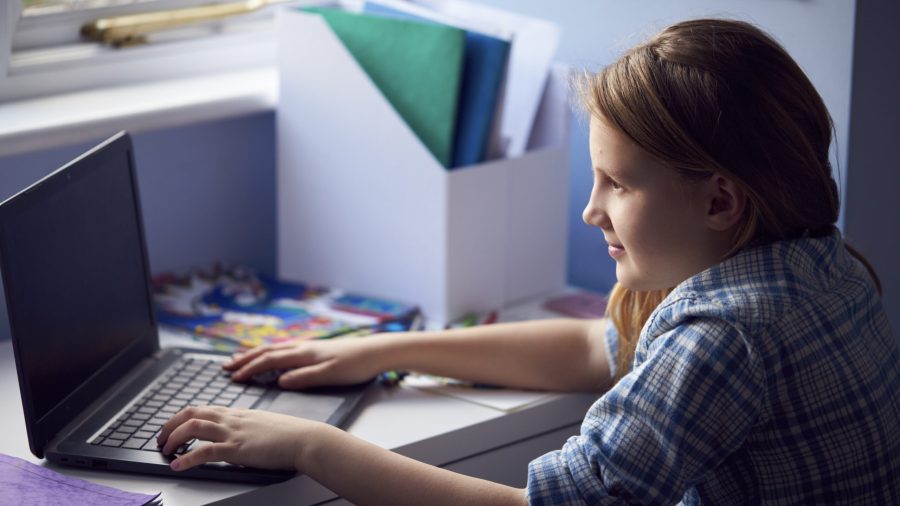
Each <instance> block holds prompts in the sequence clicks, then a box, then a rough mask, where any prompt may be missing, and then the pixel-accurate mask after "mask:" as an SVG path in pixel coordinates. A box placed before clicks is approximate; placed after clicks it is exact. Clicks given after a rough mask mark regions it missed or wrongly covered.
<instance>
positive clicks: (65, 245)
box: [0, 135, 155, 422]
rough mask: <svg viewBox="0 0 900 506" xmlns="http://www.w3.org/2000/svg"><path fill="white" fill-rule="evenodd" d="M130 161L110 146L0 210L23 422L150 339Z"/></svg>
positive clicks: (37, 417) (117, 144) (124, 140)
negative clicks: (23, 410)
mask: <svg viewBox="0 0 900 506" xmlns="http://www.w3.org/2000/svg"><path fill="white" fill-rule="evenodd" d="M131 160H132V153H131V143H130V140H129V139H128V137H127V135H120V136H117V137H116V138H114V139H113V140H111V141H108V142H107V143H106V144H104V145H102V146H100V147H99V148H97V149H95V150H93V151H92V152H89V153H88V154H86V155H85V156H83V157H81V158H79V159H77V160H76V161H74V162H72V163H71V164H69V165H67V166H66V167H63V168H62V169H60V170H58V171H57V172H55V173H53V174H51V175H50V176H48V177H47V178H45V179H43V180H42V181H40V182H38V183H36V184H35V185H34V186H32V187H31V188H29V189H27V190H25V191H23V192H22V193H20V194H19V195H17V196H16V197H13V198H12V199H10V201H8V202H6V203H4V204H3V206H2V207H0V225H2V238H0V241H2V242H0V246H2V250H0V255H2V266H3V281H4V284H5V288H6V298H7V305H8V308H9V319H10V325H11V330H12V333H13V339H14V341H15V343H14V344H15V347H16V354H17V359H18V360H19V362H20V366H19V370H20V381H24V382H25V383H26V385H25V386H27V390H29V392H28V394H29V395H28V397H30V403H31V406H30V408H31V409H30V410H29V409H27V408H28V407H27V404H28V403H29V400H26V401H25V403H26V417H29V414H30V418H31V421H32V422H40V421H41V420H42V418H44V417H45V416H46V415H48V414H49V413H50V412H51V411H53V409H54V408H55V407H57V406H58V405H60V404H61V403H63V401H64V400H65V401H66V402H70V401H71V399H68V400H67V397H70V396H71V395H72V394H73V392H75V391H76V390H77V389H78V388H79V387H80V386H83V385H84V384H85V382H86V381H88V380H89V379H90V378H91V377H92V376H95V377H94V379H97V374H98V372H101V370H102V369H103V368H104V366H108V365H109V364H110V363H111V361H112V360H113V358H114V357H116V356H117V355H120V354H121V353H122V352H123V351H124V350H126V349H128V348H130V347H132V345H134V344H135V343H136V342H137V341H140V340H142V339H147V338H148V336H149V335H150V334H153V336H152V337H153V339H155V323H154V319H153V314H152V306H151V304H150V300H149V296H150V293H149V290H148V285H147V271H146V266H145V260H144V254H145V253H144V249H145V246H144V242H143V235H142V224H141V223H140V209H139V203H138V200H137V191H136V185H135V184H133V183H134V182H133V181H132V178H133V174H134V171H133V167H132V161H131ZM23 371H24V372H23ZM23 376H24V377H23ZM105 386H109V385H105ZM82 393H83V392H82ZM25 394H26V390H25V389H24V388H23V397H24V396H25ZM75 397H77V396H75ZM82 397H90V396H82ZM84 400H87V401H90V400H93V399H89V398H86V399H84ZM76 404H78V403H77V402H76ZM79 407H83V406H77V405H76V406H70V407H69V408H70V409H71V408H75V409H77V408H79ZM29 411H30V413H29ZM76 412H77V411H76Z"/></svg>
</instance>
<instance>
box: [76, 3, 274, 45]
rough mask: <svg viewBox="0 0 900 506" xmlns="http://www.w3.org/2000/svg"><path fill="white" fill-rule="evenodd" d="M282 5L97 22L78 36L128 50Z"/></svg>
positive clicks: (208, 8)
mask: <svg viewBox="0 0 900 506" xmlns="http://www.w3.org/2000/svg"><path fill="white" fill-rule="evenodd" d="M282 1H284V0H246V1H244V2H230V3H222V4H210V5H202V6H198V7H186V8H182V9H171V10H165V11H154V12H142V13H139V14H127V15H123V16H114V17H108V18H100V19H96V20H94V21H91V22H89V23H85V24H84V25H83V26H82V27H81V34H82V35H83V36H84V37H86V38H88V39H91V40H96V41H99V42H102V43H104V44H108V45H111V46H115V47H123V46H131V45H135V44H142V43H144V42H146V37H147V35H149V34H151V33H156V32H161V31H165V30H171V29H174V28H180V27H183V26H189V25H195V24H200V23H206V22H210V21H216V20H219V19H223V18H228V17H232V16H239V15H241V14H247V13H250V12H254V11H257V10H259V9H262V8H263V7H266V6H268V5H271V4H275V3H281V2H282Z"/></svg>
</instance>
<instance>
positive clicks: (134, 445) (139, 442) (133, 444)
mask: <svg viewBox="0 0 900 506" xmlns="http://www.w3.org/2000/svg"><path fill="white" fill-rule="evenodd" d="M147 441H148V440H147V439H142V438H137V437H133V438H131V439H129V440H128V441H125V442H124V443H123V444H122V448H130V449H132V450H140V449H141V448H142V447H143V446H144V445H145V444H147Z"/></svg>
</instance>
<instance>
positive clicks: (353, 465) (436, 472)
mask: <svg viewBox="0 0 900 506" xmlns="http://www.w3.org/2000/svg"><path fill="white" fill-rule="evenodd" d="M295 465H296V467H297V470H299V471H300V472H302V473H304V474H307V475H309V476H310V477H311V478H312V479H314V480H316V481H317V482H319V483H321V484H322V485H324V486H326V487H328V488H329V489H330V490H332V491H334V492H335V493H337V494H338V495H340V496H341V497H343V498H345V499H347V500H348V501H350V502H352V503H353V504H359V505H367V504H390V505H404V504H410V505H418V504H430V505H443V504H446V505H458V504H497V505H503V504H510V505H521V504H525V502H526V501H525V493H524V491H523V490H521V489H516V488H512V487H508V486H505V485H500V484H498V483H493V482H490V481H486V480H482V479H479V478H472V477H470V476H465V475H462V474H458V473H454V472H451V471H447V470H445V469H441V468H439V467H435V466H432V465H429V464H424V463H422V462H419V461H416V460H413V459H410V458H408V457H404V456H402V455H399V454H397V453H394V452H391V451H389V450H385V449H384V448H381V447H378V446H376V445H374V444H371V443H369V442H366V441H363V440H361V439H359V438H357V437H354V436H352V435H350V434H347V433H346V432H344V431H342V430H340V429H337V428H335V427H332V426H330V425H325V424H318V425H317V427H316V429H315V431H314V433H313V434H311V437H309V438H308V439H307V442H306V443H305V444H303V446H302V449H301V450H300V451H298V455H297V460H296V462H295Z"/></svg>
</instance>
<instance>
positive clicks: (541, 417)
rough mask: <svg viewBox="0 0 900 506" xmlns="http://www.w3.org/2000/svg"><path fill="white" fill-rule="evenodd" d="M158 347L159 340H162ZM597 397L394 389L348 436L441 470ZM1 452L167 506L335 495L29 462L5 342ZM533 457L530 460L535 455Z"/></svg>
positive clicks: (537, 314)
mask: <svg viewBox="0 0 900 506" xmlns="http://www.w3.org/2000/svg"><path fill="white" fill-rule="evenodd" d="M549 316H553V317H557V316H559V315H557V314H556V313H548V312H545V311H543V310H542V309H541V307H540V303H538V302H528V303H525V304H523V305H519V306H517V307H515V308H512V309H511V310H509V311H505V312H502V313H501V320H523V319H534V318H541V317H549ZM164 343H165V340H164ZM595 398H596V394H554V395H550V396H548V397H546V398H545V399H542V401H541V402H539V403H536V404H535V405H533V406H528V407H526V408H523V409H521V410H519V411H516V412H514V413H506V412H504V411H501V410H498V409H493V408H489V407H486V406H481V405H478V404H474V403H471V402H466V401H464V400H460V399H457V398H453V397H448V396H445V395H436V394H434V393H430V392H426V391H423V390H419V389H416V388H411V387H405V386H399V387H393V388H382V389H378V390H376V391H374V392H372V394H371V395H369V396H368V397H367V398H366V400H365V401H364V403H363V405H362V406H361V409H359V410H358V412H357V415H356V416H355V417H354V419H353V420H351V421H350V424H349V425H348V427H347V431H348V432H350V433H351V434H354V435H356V436H358V437H360V438H363V439H366V440H368V441H370V442H372V443H375V444H377V445H379V446H382V447H384V448H389V449H392V450H395V451H397V452H399V453H402V454H405V455H408V456H410V457H413V458H416V459H419V460H422V461H424V462H428V463H430V464H434V465H439V466H440V465H446V464H449V463H453V462H456V461H459V460H461V459H464V458H466V457H467V456H471V455H476V454H478V453H481V452H484V451H485V450H490V449H491V448H500V447H502V446H504V445H507V444H511V443H514V442H516V441H521V440H524V439H527V438H529V437H533V436H535V435H539V434H543V433H547V432H549V431H553V430H558V429H560V428H562V427H566V426H571V425H573V424H577V423H578V422H579V421H580V420H581V418H582V417H583V416H584V413H585V411H586V410H587V407H588V406H589V405H590V403H591V402H593V400H594V399H595ZM0 406H3V407H4V409H6V414H5V416H4V417H2V421H0V430H2V432H0V434H2V436H0V452H2V453H5V454H8V455H13V456H16V457H19V458H24V459H26V460H29V461H31V462H34V463H37V464H40V465H43V466H46V467H49V468H52V469H54V470H56V471H59V472H62V473H64V474H66V475H68V476H73V477H77V478H81V479H85V480H88V481H91V482H94V483H99V484H102V485H107V486H111V487H115V488H119V489H122V490H128V491H132V492H141V493H150V494H155V493H157V492H160V491H161V492H162V498H163V502H164V504H166V505H167V506H172V505H175V506H177V505H183V504H204V503H209V502H215V501H223V502H224V503H228V504H259V503H261V502H263V501H267V502H269V503H271V504H276V503H281V502H287V501H288V500H290V502H291V503H292V504H315V503H320V502H323V501H327V500H330V499H333V498H334V497H335V495H334V493H332V492H331V491H329V490H328V489H326V488H324V487H322V486H321V485H319V484H318V483H316V482H314V481H313V480H311V479H309V478H308V477H306V476H298V477H297V478H294V479H291V480H288V481H286V482H284V483H280V484H276V485H270V486H267V487H258V486H254V485H244V484H235V483H226V482H216V481H205V480H192V479H178V478H168V477H160V476H144V475H137V474H125V473H112V472H102V471H93V470H83V469H74V468H64V467H59V466H56V465H52V464H49V463H47V462H46V461H44V460H42V459H38V458H36V457H35V456H34V455H32V454H31V452H30V451H29V449H28V441H27V437H26V434H25V422H24V417H23V415H22V403H21V398H20V396H19V388H18V379H17V377H16V370H15V361H14V357H13V353H12V343H11V342H9V341H5V342H2V343H0ZM535 456H537V455H535Z"/></svg>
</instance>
